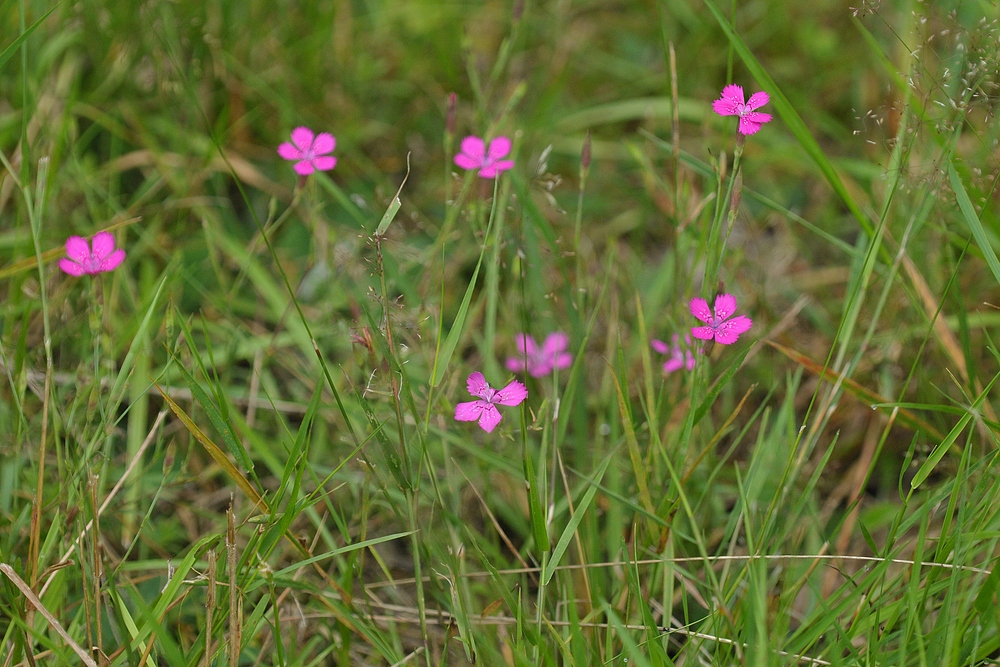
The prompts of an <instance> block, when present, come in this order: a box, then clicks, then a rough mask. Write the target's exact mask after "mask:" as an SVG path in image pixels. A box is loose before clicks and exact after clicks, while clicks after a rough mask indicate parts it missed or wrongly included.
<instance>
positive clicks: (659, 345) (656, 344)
mask: <svg viewBox="0 0 1000 667" xmlns="http://www.w3.org/2000/svg"><path fill="white" fill-rule="evenodd" d="M649 345H650V347H652V348H653V349H654V350H656V351H657V352H659V353H660V354H669V353H670V348H669V347H667V344H666V343H664V342H663V341H662V340H657V339H656V338H654V339H653V340H651V341H650V342H649Z"/></svg>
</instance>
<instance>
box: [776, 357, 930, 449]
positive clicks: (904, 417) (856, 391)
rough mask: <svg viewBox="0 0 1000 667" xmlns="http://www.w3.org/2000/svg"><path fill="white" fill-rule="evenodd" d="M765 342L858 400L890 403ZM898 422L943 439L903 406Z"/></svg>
mask: <svg viewBox="0 0 1000 667" xmlns="http://www.w3.org/2000/svg"><path fill="white" fill-rule="evenodd" d="M767 344H768V345H770V346H771V347H773V348H774V349H776V350H777V351H778V352H781V353H782V354H783V355H785V356H786V357H788V358H789V359H790V360H792V361H794V362H795V363H797V364H798V365H800V366H802V367H803V368H805V369H806V370H808V371H811V372H812V373H815V374H816V375H818V376H819V377H820V379H822V380H826V381H828V382H840V383H842V384H843V386H844V388H845V389H847V391H849V392H850V393H851V394H853V395H854V397H855V398H857V399H858V400H859V401H861V402H863V403H865V404H866V405H875V404H879V403H892V401H890V400H889V399H887V398H885V397H883V396H879V395H878V394H876V393H875V392H873V391H870V390H869V389H866V388H865V387H863V386H861V385H860V384H858V383H857V382H855V381H854V380H852V379H850V378H846V377H844V376H842V375H841V374H840V373H838V372H836V371H834V370H832V369H829V368H824V367H823V366H821V365H820V364H817V363H816V362H815V361H813V360H812V359H810V358H809V357H807V356H806V355H804V354H802V353H801V352H798V351H796V350H793V349H791V348H789V347H785V346H784V345H782V344H781V343H775V342H774V341H773V340H768V341H767ZM899 423H901V424H903V425H904V426H907V427H908V428H910V429H912V430H914V431H922V432H924V433H926V434H927V435H929V436H933V437H934V438H936V439H938V440H943V439H944V434H943V433H941V431H939V430H937V429H936V428H934V427H933V426H931V425H930V424H928V423H927V422H926V421H924V420H923V419H921V418H920V417H918V416H917V415H915V414H913V413H912V412H911V411H909V410H907V409H905V408H899Z"/></svg>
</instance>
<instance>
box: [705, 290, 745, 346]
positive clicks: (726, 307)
mask: <svg viewBox="0 0 1000 667" xmlns="http://www.w3.org/2000/svg"><path fill="white" fill-rule="evenodd" d="M735 312H736V297H734V296H733V295H731V294H720V295H719V296H717V297H715V314H714V315H713V314H712V311H710V310H709V309H708V303H706V301H705V300H704V299H691V314H692V315H694V316H695V317H697V318H698V319H699V320H701V321H702V322H704V323H705V324H707V325H708V326H704V327H693V328H692V329H691V335H692V336H694V337H695V338H700V339H701V340H712V339H713V338H714V339H715V342H716V343H722V344H723V345H730V344H732V343H735V342H736V339H737V338H739V336H740V334H741V333H743V332H745V331H749V330H750V327H751V326H753V320H751V319H750V318H749V317H747V316H746V315H740V316H739V317H733V318H732V319H729V318H730V317H732V316H733V313H735Z"/></svg>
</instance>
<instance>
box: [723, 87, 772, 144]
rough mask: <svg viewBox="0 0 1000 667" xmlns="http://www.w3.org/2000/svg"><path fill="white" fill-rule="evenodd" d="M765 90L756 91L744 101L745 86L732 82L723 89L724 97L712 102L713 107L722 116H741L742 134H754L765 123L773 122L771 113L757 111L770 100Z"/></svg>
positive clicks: (740, 128)
mask: <svg viewBox="0 0 1000 667" xmlns="http://www.w3.org/2000/svg"><path fill="white" fill-rule="evenodd" d="M770 99H771V98H770V97H769V96H768V94H767V93H765V92H764V91H760V92H757V93H754V94H753V95H751V96H750V99H749V100H747V101H746V103H744V102H743V88H742V87H741V86H737V85H735V84H730V85H728V86H726V87H725V88H723V89H722V97H720V98H719V99H717V100H715V101H714V102H712V108H713V109H714V110H715V113H717V114H719V115H720V116H739V117H740V127H739V132H740V134H753V133H755V132H756V131H757V130H759V129H760V126H761V125H763V124H764V123H769V122H771V114H769V113H761V112H760V111H755V109H759V108H760V107H762V106H764V105H765V104H767V103H768V102H769V101H770Z"/></svg>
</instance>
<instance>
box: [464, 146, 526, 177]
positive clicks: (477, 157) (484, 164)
mask: <svg viewBox="0 0 1000 667" xmlns="http://www.w3.org/2000/svg"><path fill="white" fill-rule="evenodd" d="M508 153H510V139H508V138H507V137H497V138H496V139H494V140H493V141H491V142H490V147H489V150H487V149H486V144H485V143H484V142H483V140H482V139H480V138H479V137H466V138H465V139H462V152H461V153H459V154H458V155H456V156H455V164H457V165H458V166H459V167H461V168H462V169H478V170H479V176H480V178H495V177H496V175H497V174H499V173H500V172H501V171H507V170H508V169H510V168H511V167H513V166H514V161H513V160H501V159H500V158H502V157H504V156H506V155H507V154H508Z"/></svg>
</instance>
